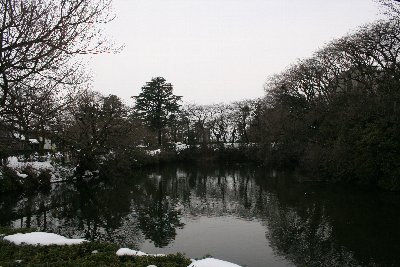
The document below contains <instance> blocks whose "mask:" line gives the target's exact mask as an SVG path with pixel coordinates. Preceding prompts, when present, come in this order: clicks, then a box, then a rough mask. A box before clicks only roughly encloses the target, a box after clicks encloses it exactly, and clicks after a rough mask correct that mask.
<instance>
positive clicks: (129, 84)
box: [90, 0, 379, 104]
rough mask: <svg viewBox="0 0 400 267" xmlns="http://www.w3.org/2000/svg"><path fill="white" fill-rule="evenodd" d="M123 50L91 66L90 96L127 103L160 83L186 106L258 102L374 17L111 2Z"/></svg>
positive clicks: (268, 2) (244, 2)
mask: <svg viewBox="0 0 400 267" xmlns="http://www.w3.org/2000/svg"><path fill="white" fill-rule="evenodd" d="M114 10H115V14H116V16H117V17H116V19H115V20H114V21H113V22H112V23H111V24H109V25H108V26H107V34H108V36H110V38H111V39H113V40H115V41H116V42H118V43H120V44H125V48H124V50H123V51H122V52H121V53H120V54H117V55H96V56H93V59H92V60H91V63H90V65H91V68H92V70H93V87H94V90H97V91H100V92H102V93H105V94H110V93H112V94H116V95H118V96H120V97H121V98H123V99H125V100H128V99H129V97H130V96H133V95H138V94H139V93H140V90H141V87H142V86H143V85H144V84H145V83H146V82H147V81H150V80H151V78H152V77H157V76H163V77H164V78H166V79H167V81H168V82H170V83H172V84H173V86H174V92H175V94H177V95H182V96H183V100H184V101H186V102H196V103H201V104H209V103H218V102H230V101H236V100H241V99H248V98H256V97H260V96H263V94H264V91H263V84H264V82H265V80H266V78H267V77H268V76H269V75H272V74H274V73H279V72H280V71H282V70H283V69H284V68H285V67H286V66H288V65H289V64H291V63H293V62H295V61H296V59H298V58H304V57H307V56H310V55H311V54H312V52H313V51H315V50H317V49H318V48H320V47H322V46H323V45H324V44H326V43H327V42H329V41H330V40H332V39H333V38H336V37H341V36H343V35H345V34H346V33H348V32H351V30H353V29H356V28H357V26H360V25H362V24H365V23H367V22H371V21H374V20H376V19H377V18H378V13H379V8H378V5H377V4H376V3H375V2H374V1H373V0H335V1H333V0H114Z"/></svg>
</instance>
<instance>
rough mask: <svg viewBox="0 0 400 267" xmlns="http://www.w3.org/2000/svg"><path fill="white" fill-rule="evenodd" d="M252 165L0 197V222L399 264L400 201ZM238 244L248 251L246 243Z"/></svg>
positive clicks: (146, 242)
mask: <svg viewBox="0 0 400 267" xmlns="http://www.w3.org/2000/svg"><path fill="white" fill-rule="evenodd" d="M294 178H296V177H290V176H288V175H286V174H279V173H276V172H269V171H266V170H264V169H262V168H257V167H254V166H239V165H236V166H200V167H195V166H191V167H187V166H186V167H184V166H169V167H165V168H161V169H156V170H154V169H152V170H142V171H140V172H139V171H138V172H136V173H133V174H131V175H129V176H125V177H118V176H116V177H108V179H104V180H102V181H93V182H81V183H78V184H57V185H54V187H53V189H52V190H51V192H49V193H40V194H26V195H22V196H15V195H3V196H1V197H0V224H1V225H3V226H14V227H36V228H38V229H40V230H43V231H51V232H55V233H60V234H63V235H66V236H71V237H84V238H87V239H89V240H101V241H112V242H117V243H119V244H121V245H131V246H136V247H142V248H145V249H147V250H151V251H149V252H160V251H163V252H175V251H184V252H186V253H187V255H188V256H190V257H201V256H203V255H204V254H207V253H211V254H212V255H213V256H215V257H220V258H223V259H226V260H231V261H234V262H237V263H239V264H243V265H244V264H246V265H247V266H291V265H296V266H399V265H400V248H399V246H398V245H397V244H398V242H399V241H400V231H399V226H400V215H399V214H398V212H397V211H398V210H399V208H400V199H399V196H398V195H397V194H392V193H388V192H378V191H374V190H370V189H365V188H364V189H363V188H354V187H343V186H332V185H321V184H319V185H317V184H315V185H313V184H299V183H296V182H295V181H294ZM243 248H245V249H243Z"/></svg>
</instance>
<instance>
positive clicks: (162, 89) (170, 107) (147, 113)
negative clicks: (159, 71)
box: [134, 77, 182, 146]
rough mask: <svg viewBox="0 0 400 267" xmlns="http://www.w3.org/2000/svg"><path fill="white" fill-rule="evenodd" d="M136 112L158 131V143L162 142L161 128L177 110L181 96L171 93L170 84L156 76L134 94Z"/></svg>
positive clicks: (173, 116)
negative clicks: (140, 90)
mask: <svg viewBox="0 0 400 267" xmlns="http://www.w3.org/2000/svg"><path fill="white" fill-rule="evenodd" d="M134 98H135V100H136V105H135V108H136V112H137V114H138V116H139V117H140V118H141V119H143V120H144V121H146V122H147V123H148V125H149V126H150V127H151V128H153V129H154V130H156V131H157V133H158V145H159V146H161V143H162V140H161V139H162V130H163V129H164V128H165V126H167V125H168V124H169V123H170V122H171V121H172V120H173V118H175V114H176V113H177V112H179V108H180V104H179V102H180V100H181V98H182V97H181V96H176V95H174V94H173V93H172V85H171V84H170V83H167V82H166V80H165V79H164V78H163V77H156V78H153V79H151V81H150V82H147V83H146V85H144V86H143V87H142V92H141V93H140V94H139V95H138V96H134Z"/></svg>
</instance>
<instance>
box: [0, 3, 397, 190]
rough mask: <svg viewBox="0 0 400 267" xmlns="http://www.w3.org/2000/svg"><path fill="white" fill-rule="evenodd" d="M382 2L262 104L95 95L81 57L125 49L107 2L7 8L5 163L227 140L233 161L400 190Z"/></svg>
mask: <svg viewBox="0 0 400 267" xmlns="http://www.w3.org/2000/svg"><path fill="white" fill-rule="evenodd" d="M380 2H381V4H382V6H383V8H384V10H385V12H386V15H387V16H386V19H385V20H382V21H378V22H374V23H371V24H368V25H365V26H362V27H360V28H359V29H358V30H356V31H355V32H353V33H351V34H349V35H347V36H344V37H342V38H340V39H337V40H334V41H332V42H330V43H329V44H327V45H326V46H325V47H323V48H322V49H320V50H318V51H316V52H315V53H314V55H313V56H312V57H310V58H305V59H301V60H298V61H297V62H296V63H294V64H293V65H291V66H289V67H288V68H287V69H286V70H284V71H283V72H281V73H279V74H276V75H274V76H272V77H268V78H267V81H266V83H265V96H264V97H262V98H260V99H249V100H242V101H237V102H234V103H221V104H213V105H198V104H188V103H185V101H184V100H185V96H176V95H174V93H173V85H172V84H170V83H168V82H167V80H166V79H165V78H163V77H155V78H153V79H151V81H149V82H148V83H146V84H145V85H143V87H142V93H141V94H140V95H138V96H133V98H132V100H131V101H130V102H128V103H125V102H124V101H123V100H121V99H120V98H119V97H118V96H116V95H102V94H100V93H98V92H96V91H94V90H92V89H91V88H90V87H89V83H88V74H87V73H86V71H85V66H84V64H83V63H81V62H80V60H81V58H82V55H83V54H97V53H105V52H107V53H109V52H115V53H117V52H118V50H119V47H117V46H116V45H114V44H111V43H110V42H109V41H108V40H107V39H104V37H103V36H102V34H101V32H102V31H101V29H102V28H101V27H102V26H101V25H102V24H103V23H106V22H107V21H109V20H111V19H112V16H111V15H110V12H109V7H110V4H111V3H110V1H105V0H103V1H100V2H99V3H98V4H91V3H90V1H78V0H71V1H63V0H58V1H47V0H37V1H32V2H30V1H29V2H26V1H17V0H3V1H0V10H1V15H0V39H1V43H0V127H1V128H0V139H1V140H0V153H1V156H2V157H3V158H6V157H7V156H9V155H15V154H17V153H20V152H21V151H25V150H27V149H28V150H30V149H31V146H30V145H31V144H30V141H29V140H30V139H36V140H38V141H39V142H41V143H44V142H45V140H46V139H49V140H51V142H52V143H54V144H55V145H56V150H57V151H58V152H64V153H69V154H71V155H73V157H74V158H75V159H77V162H79V166H80V167H81V168H82V170H84V169H93V170H94V169H96V168H97V167H98V166H97V165H98V163H99V161H101V160H103V161H104V160H115V159H118V160H119V161H124V162H127V163H128V164H130V165H132V166H133V165H135V164H134V162H136V161H137V157H138V155H139V154H140V153H141V152H142V151H143V148H146V149H158V148H162V152H164V151H165V153H172V152H171V151H176V147H177V146H179V145H181V144H185V145H186V146H185V150H189V151H190V153H187V154H186V155H187V157H189V158H190V159H191V160H193V156H191V157H190V155H203V156H204V153H207V154H212V153H217V152H215V151H219V152H220V151H224V150H228V149H227V144H231V147H232V148H236V152H235V153H237V154H238V155H239V156H238V157H233V158H235V159H237V158H243V157H241V153H243V154H246V153H247V154H249V153H250V154H251V155H252V157H245V158H246V159H250V160H257V161H261V162H264V163H265V164H268V165H270V166H274V167H284V168H288V167H290V168H293V169H298V170H301V171H304V172H305V173H307V175H309V176H310V177H311V178H312V179H317V180H329V181H334V182H337V181H346V182H358V183H366V184H374V185H378V186H381V187H384V188H387V189H391V190H399V189H400V154H399V151H400V139H399V136H400V121H399V120H400V90H399V89H400V62H399V60H400V12H399V10H400V9H399V7H400V6H399V3H398V2H395V1H389V0H387V1H385V0H382V1H380ZM94 22H96V23H94ZM94 24H95V25H94ZM94 26H96V27H94ZM94 89H95V88H94ZM22 137H23V138H22ZM18 142H25V143H26V144H24V145H22V146H20V145H19V143H18ZM177 144H178V145H177ZM228 147H229V146H228ZM250 147H251V151H250V152H249V148H250ZM42 148H43V144H42V145H40V146H38V150H39V152H43V151H41V150H43V149H42ZM199 151H203V152H204V153H203V154H201V153H199ZM219 152H218V153H219ZM196 153H199V154H196ZM182 155H183V156H182ZM223 155H226V154H223ZM231 157H232V154H230V155H229V156H227V157H226V159H230V158H231ZM178 159H179V160H185V154H184V153H183V154H181V156H180V157H178ZM219 159H221V157H219ZM222 159H223V157H222Z"/></svg>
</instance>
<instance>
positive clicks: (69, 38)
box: [0, 0, 116, 128]
mask: <svg viewBox="0 0 400 267" xmlns="http://www.w3.org/2000/svg"><path fill="white" fill-rule="evenodd" d="M110 7H111V0H99V1H89V0H30V1H25V0H0V117H1V118H2V119H3V121H4V120H5V121H10V120H11V121H13V120H14V121H15V120H19V117H18V116H15V115H16V114H17V113H18V112H19V110H21V109H24V110H25V112H27V111H26V110H27V109H29V108H30V106H31V105H30V104H29V102H32V101H34V100H38V99H39V102H40V103H41V102H43V103H45V102H49V101H52V104H54V103H56V105H48V104H46V105H43V106H42V107H44V106H46V107H47V108H49V107H54V109H53V110H47V111H46V110H43V111H44V112H45V113H47V114H42V115H41V117H42V118H41V119H40V120H41V121H42V122H43V120H48V119H49V115H50V114H54V112H55V111H57V110H59V109H60V107H61V106H63V105H60V104H61V102H59V101H58V100H59V99H61V98H62V97H63V96H65V89H66V88H69V90H72V89H73V88H75V89H76V88H77V87H78V85H79V84H82V83H83V82H84V81H85V80H86V79H85V78H86V76H85V75H83V73H84V70H83V68H82V67H83V64H82V62H81V61H80V60H78V57H77V56H78V55H82V54H97V53H105V52H114V51H116V50H114V49H113V48H112V47H113V45H112V44H110V43H109V42H107V40H106V39H105V37H104V36H103V35H102V26H103V25H104V24H105V23H107V22H109V21H110V20H112V17H111V15H110ZM56 100H57V101H56ZM62 103H63V104H65V103H66V102H62ZM39 106H40V105H39ZM32 108H33V109H30V111H29V113H30V116H32V114H35V113H37V112H38V111H39V110H38V108H37V106H36V107H33V106H32ZM35 109H36V110H35ZM5 117H7V118H5ZM40 120H39V121H40ZM23 124H24V122H22V121H19V126H18V127H19V128H20V127H22V125H23ZM39 124H43V123H39ZM7 125H10V124H7ZM26 126H30V123H28V124H27V125H26Z"/></svg>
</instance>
